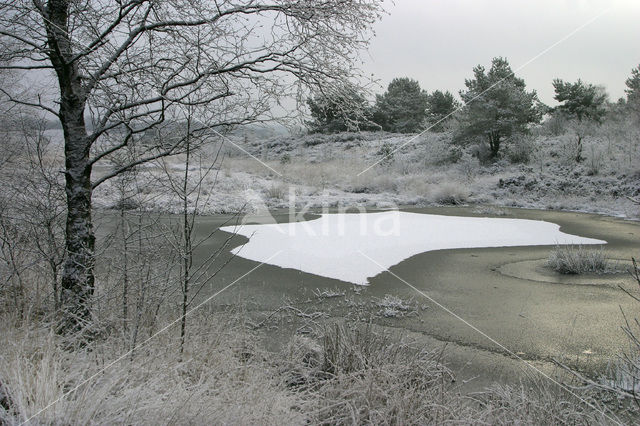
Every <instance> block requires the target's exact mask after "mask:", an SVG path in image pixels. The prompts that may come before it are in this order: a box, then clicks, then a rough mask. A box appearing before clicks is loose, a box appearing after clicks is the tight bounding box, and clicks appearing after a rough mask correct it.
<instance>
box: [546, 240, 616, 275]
mask: <svg viewBox="0 0 640 426" xmlns="http://www.w3.org/2000/svg"><path fill="white" fill-rule="evenodd" d="M547 266H548V267H549V268H551V269H553V270H554V271H557V272H559V273H561V274H586V273H591V274H606V273H608V272H611V271H612V270H613V267H612V266H611V264H610V262H609V261H608V260H607V256H606V252H605V251H604V249H602V247H600V248H591V247H589V248H587V247H584V246H581V245H580V246H573V245H569V246H562V245H558V246H556V248H555V249H553V251H552V252H551V253H549V258H548V259H547Z"/></svg>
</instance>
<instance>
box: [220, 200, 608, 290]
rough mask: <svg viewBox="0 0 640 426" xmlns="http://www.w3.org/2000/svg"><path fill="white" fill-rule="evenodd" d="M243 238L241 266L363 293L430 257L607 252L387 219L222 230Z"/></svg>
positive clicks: (457, 223) (539, 225) (538, 236)
mask: <svg viewBox="0 0 640 426" xmlns="http://www.w3.org/2000/svg"><path fill="white" fill-rule="evenodd" d="M221 229H222V230H223V231H227V232H235V233H237V234H239V235H243V236H245V237H247V238H249V241H248V242H247V243H246V244H245V245H243V246H240V247H236V248H235V249H233V253H234V254H236V255H238V256H240V257H243V258H245V259H249V260H253V261H256V262H265V263H268V264H271V265H275V266H280V267H282V268H293V269H297V270H300V271H303V272H308V273H311V274H315V275H319V276H322V277H328V278H334V279H338V280H342V281H346V282H350V283H353V284H359V285H366V284H368V279H369V278H372V277H374V276H376V275H378V274H379V273H381V272H383V271H385V270H386V269H388V268H389V267H391V266H393V265H396V264H398V263H400V262H402V261H403V260H405V259H408V258H410V257H412V256H414V255H416V254H419V253H424V252H428V251H433V250H445V249H458V248H483V247H513V246H540V245H556V244H606V241H603V240H597V239H592V238H585V237H580V236H577V235H571V234H567V233H564V232H561V231H560V226H559V225H557V224H555V223H550V222H545V221H540V220H529V219H506V218H483V217H459V216H441V215H433V214H421V213H409V212H401V211H389V212H381V213H361V214H324V215H322V216H320V217H319V218H317V219H313V220H309V221H304V222H291V223H282V224H265V225H241V226H227V227H223V228H221Z"/></svg>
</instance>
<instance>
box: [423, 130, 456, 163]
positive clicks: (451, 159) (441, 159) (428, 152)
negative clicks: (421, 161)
mask: <svg viewBox="0 0 640 426" xmlns="http://www.w3.org/2000/svg"><path fill="white" fill-rule="evenodd" d="M462 155H463V151H462V148H461V147H460V146H458V145H454V144H453V143H452V142H451V137H450V135H447V134H438V135H436V134H431V135H429V136H428V137H427V140H426V141H425V163H427V164H432V165H436V166H441V165H445V164H454V163H457V162H458V161H460V159H461V158H462Z"/></svg>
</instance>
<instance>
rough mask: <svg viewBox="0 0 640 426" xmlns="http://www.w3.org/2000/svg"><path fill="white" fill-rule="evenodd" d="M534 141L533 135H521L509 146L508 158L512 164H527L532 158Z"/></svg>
mask: <svg viewBox="0 0 640 426" xmlns="http://www.w3.org/2000/svg"><path fill="white" fill-rule="evenodd" d="M533 150H534V142H533V140H532V138H531V137H528V136H519V137H517V138H516V139H515V140H514V141H513V143H511V144H510V145H509V146H508V148H507V159H508V160H509V162H510V163H512V164H527V163H529V161H530V160H531V155H532V153H533Z"/></svg>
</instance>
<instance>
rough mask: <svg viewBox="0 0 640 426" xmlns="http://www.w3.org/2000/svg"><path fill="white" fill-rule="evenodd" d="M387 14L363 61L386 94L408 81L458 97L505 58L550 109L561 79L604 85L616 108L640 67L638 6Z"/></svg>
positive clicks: (491, 1) (455, 0)
mask: <svg viewBox="0 0 640 426" xmlns="http://www.w3.org/2000/svg"><path fill="white" fill-rule="evenodd" d="M387 11H388V12H389V15H386V16H384V17H383V19H382V21H381V22H379V23H378V24H377V25H376V26H375V30H376V37H375V39H374V40H373V42H372V44H371V46H370V49H369V52H368V55H367V54H365V55H364V61H365V64H364V69H365V70H366V71H367V72H369V73H373V74H374V77H375V78H377V79H379V80H380V84H382V85H383V86H384V87H385V88H386V86H387V84H388V83H389V81H391V79H392V78H394V77H401V76H407V77H411V78H414V79H416V80H418V81H419V82H420V85H421V87H422V88H423V89H426V90H427V91H429V92H431V91H433V90H436V89H441V90H449V91H451V92H453V93H455V94H456V95H457V93H458V91H459V90H460V89H462V88H464V80H465V78H470V77H471V76H472V68H473V67H474V66H476V65H478V64H482V65H484V66H485V67H486V68H488V67H489V65H490V63H491V59H492V58H493V57H495V56H504V57H506V58H507V59H508V60H509V62H510V64H511V66H512V68H513V70H514V71H515V72H516V75H518V76H520V77H522V78H524V79H525V82H526V84H527V87H528V88H529V89H535V90H536V91H537V92H538V95H539V97H540V99H541V100H542V101H543V102H545V103H547V104H550V105H552V104H554V103H555V101H554V100H553V87H552V86H551V82H552V80H553V79H554V78H556V77H558V78H562V79H564V80H569V81H574V80H577V79H578V78H581V79H582V80H584V81H587V82H589V83H594V84H602V85H604V86H605V87H606V89H607V91H608V93H609V94H610V97H611V100H613V101H615V100H617V99H618V98H619V97H621V96H624V88H625V85H624V82H625V80H626V79H627V78H628V77H629V75H630V74H631V69H632V68H634V67H636V66H638V64H640V1H639V0H609V1H607V0H535V1H531V0H395V5H394V4H393V3H392V2H391V1H388V2H387ZM589 21H592V22H591V23H589V24H587V23H588V22H589ZM585 24H587V25H586V26H584V27H583V28H582V29H579V30H577V29H578V28H579V27H581V26H583V25H585ZM576 30H577V31H576ZM574 31H575V34H573V35H572V36H570V37H569V38H568V39H566V40H564V41H562V42H560V43H559V44H558V45H556V46H555V47H553V48H551V50H549V51H548V52H547V53H545V54H543V55H542V56H540V57H539V58H538V59H535V60H533V61H532V62H531V63H529V64H528V65H525V64H526V63H527V62H529V61H531V60H532V59H533V58H534V57H536V56H537V55H539V54H540V53H541V52H543V51H544V50H545V49H547V48H549V47H551V46H552V45H554V44H555V43H557V42H559V41H560V40H562V39H563V38H565V37H567V36H569V34H570V33H572V32H574ZM523 65H524V66H523ZM521 67H522V68H521ZM519 68H520V69H519ZM380 90H382V89H380Z"/></svg>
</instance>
